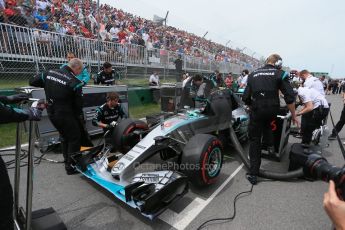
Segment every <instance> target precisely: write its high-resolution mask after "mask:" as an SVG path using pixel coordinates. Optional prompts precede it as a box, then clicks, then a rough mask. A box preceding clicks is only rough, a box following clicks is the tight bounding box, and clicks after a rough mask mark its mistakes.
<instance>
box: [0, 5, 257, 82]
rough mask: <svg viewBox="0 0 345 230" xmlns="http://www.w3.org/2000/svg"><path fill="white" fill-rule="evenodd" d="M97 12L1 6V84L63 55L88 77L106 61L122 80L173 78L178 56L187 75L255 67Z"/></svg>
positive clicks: (189, 39)
mask: <svg viewBox="0 0 345 230" xmlns="http://www.w3.org/2000/svg"><path fill="white" fill-rule="evenodd" d="M96 9H97V7H96V2H92V1H90V0H86V1H81V0H79V1H77V0H68V1H67V0H63V1H59V0H36V1H34V0H18V1H15V0H5V1H4V4H3V5H1V4H0V11H1V15H0V73H2V77H1V78H2V79H12V78H13V77H14V75H15V76H16V77H19V76H20V75H21V74H28V73H34V72H38V71H41V70H44V69H48V68H52V67H57V66H58V65H60V64H62V63H65V57H66V54H67V52H68V51H72V52H74V53H76V55H77V56H78V57H79V58H81V59H82V60H83V61H84V62H85V63H86V64H87V65H88V66H89V67H90V71H91V72H92V73H95V72H96V71H97V67H98V66H99V63H102V62H104V61H108V62H111V63H112V64H113V65H115V66H117V68H118V69H120V70H123V76H124V77H127V75H128V74H129V73H132V72H134V71H133V68H134V69H135V70H138V67H144V68H143V69H145V71H141V72H140V71H139V72H140V75H142V74H147V73H148V72H150V69H163V71H161V72H164V75H165V74H166V73H171V74H173V75H175V74H176V73H174V71H173V70H174V69H175V66H174V60H175V59H176V58H177V57H178V55H181V57H182V58H183V61H184V62H183V63H184V66H183V69H184V70H185V71H190V72H212V71H214V70H216V69H219V70H220V71H221V72H224V73H226V72H233V73H239V72H240V71H241V70H242V69H243V68H247V69H253V68H256V67H258V66H259V65H260V61H259V60H257V59H255V58H253V57H251V56H249V55H246V54H244V53H243V52H241V51H240V50H234V49H230V48H227V47H225V46H223V45H221V44H217V43H215V42H211V41H208V40H206V39H204V38H201V37H199V36H196V35H194V34H191V33H188V32H186V31H182V30H178V29H176V28H174V27H171V26H167V27H165V26H161V25H157V24H155V23H154V22H153V21H150V20H147V19H144V18H141V17H138V16H135V15H132V14H130V13H127V12H124V11H122V10H120V9H116V8H114V7H112V6H109V5H106V4H102V5H101V6H100V8H99V12H98V11H97V10H96ZM98 16H99V17H98ZM98 35H99V36H98ZM143 69H142V70H143ZM147 69H149V71H148V70H147ZM23 77H25V76H23Z"/></svg>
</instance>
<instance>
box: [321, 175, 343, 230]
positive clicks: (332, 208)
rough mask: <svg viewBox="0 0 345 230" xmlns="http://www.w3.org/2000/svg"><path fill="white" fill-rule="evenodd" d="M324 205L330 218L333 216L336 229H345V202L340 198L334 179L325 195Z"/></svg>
mask: <svg viewBox="0 0 345 230" xmlns="http://www.w3.org/2000/svg"><path fill="white" fill-rule="evenodd" d="M323 207H324V209H325V211H326V212H327V214H328V216H329V218H331V220H332V222H333V224H334V227H335V229H337V230H343V229H345V202H344V201H341V200H340V199H339V198H338V195H337V193H336V191H335V184H334V182H333V181H332V180H330V181H329V189H328V192H326V193H325V195H324V199H323Z"/></svg>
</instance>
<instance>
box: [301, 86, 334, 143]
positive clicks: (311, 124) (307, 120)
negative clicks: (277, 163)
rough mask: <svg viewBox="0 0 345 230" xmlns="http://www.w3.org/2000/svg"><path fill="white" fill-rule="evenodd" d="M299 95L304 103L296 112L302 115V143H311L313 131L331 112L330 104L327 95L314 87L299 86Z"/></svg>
mask: <svg viewBox="0 0 345 230" xmlns="http://www.w3.org/2000/svg"><path fill="white" fill-rule="evenodd" d="M298 97H299V99H300V101H301V102H302V103H303V105H304V107H303V108H302V110H300V111H299V112H297V113H296V115H297V116H301V115H302V124H301V132H302V144H305V145H309V144H310V142H311V139H312V135H313V131H314V130H315V129H318V128H319V127H320V126H321V125H322V120H323V119H325V118H326V117H327V115H328V112H329V105H328V102H327V100H326V98H325V95H323V94H321V93H320V92H319V91H317V90H316V89H314V88H307V87H299V88H298Z"/></svg>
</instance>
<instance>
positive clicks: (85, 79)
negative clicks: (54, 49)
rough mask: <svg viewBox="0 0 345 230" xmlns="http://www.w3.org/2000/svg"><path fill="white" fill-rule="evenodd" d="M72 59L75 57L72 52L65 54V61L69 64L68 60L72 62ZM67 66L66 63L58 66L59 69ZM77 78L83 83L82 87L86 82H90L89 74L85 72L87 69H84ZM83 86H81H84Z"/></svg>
mask: <svg viewBox="0 0 345 230" xmlns="http://www.w3.org/2000/svg"><path fill="white" fill-rule="evenodd" d="M73 58H75V55H74V53H72V52H68V53H67V61H68V62H69V61H70V60H72V59H73ZM65 66H67V63H66V64H63V65H62V66H60V69H61V68H63V67H65ZM77 78H78V79H79V80H81V81H82V82H83V84H84V85H86V84H87V83H88V81H89V80H90V74H89V72H88V71H87V69H86V68H85V67H84V69H83V71H82V72H81V73H80V74H79V75H78V76H77ZM84 85H83V86H84Z"/></svg>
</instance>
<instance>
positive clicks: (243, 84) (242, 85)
mask: <svg viewBox="0 0 345 230" xmlns="http://www.w3.org/2000/svg"><path fill="white" fill-rule="evenodd" d="M248 75H249V71H248V70H247V69H244V70H243V71H242V78H241V82H239V84H240V89H244V88H246V86H247V81H248Z"/></svg>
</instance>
